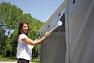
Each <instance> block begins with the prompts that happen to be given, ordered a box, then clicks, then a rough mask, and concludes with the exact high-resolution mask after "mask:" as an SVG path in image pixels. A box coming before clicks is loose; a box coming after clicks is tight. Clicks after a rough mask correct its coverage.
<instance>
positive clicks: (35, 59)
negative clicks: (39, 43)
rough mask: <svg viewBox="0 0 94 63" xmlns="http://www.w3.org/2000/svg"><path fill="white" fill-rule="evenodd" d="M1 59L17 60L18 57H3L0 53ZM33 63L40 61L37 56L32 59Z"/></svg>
mask: <svg viewBox="0 0 94 63" xmlns="http://www.w3.org/2000/svg"><path fill="white" fill-rule="evenodd" d="M0 61H16V57H2V56H1V55H0ZM32 63H39V60H38V59H37V58H34V59H32Z"/></svg>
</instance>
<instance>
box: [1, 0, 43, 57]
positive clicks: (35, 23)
mask: <svg viewBox="0 0 94 63" xmlns="http://www.w3.org/2000/svg"><path fill="white" fill-rule="evenodd" d="M0 19H2V20H3V21H4V22H5V24H7V27H6V28H9V29H13V30H14V32H13V33H12V35H11V36H10V37H7V36H5V35H4V33H5V32H3V31H2V30H3V28H0V43H1V45H0V54H1V55H3V56H5V57H6V56H15V55H16V47H17V32H18V23H19V22H20V21H22V20H24V21H26V22H28V23H29V25H30V26H29V34H28V36H29V37H30V38H31V39H33V40H34V39H36V38H38V37H39V34H38V33H37V31H38V29H39V28H40V27H41V26H42V25H43V24H44V23H43V22H41V21H40V20H38V19H36V18H33V17H32V16H31V14H29V13H28V14H26V13H23V11H22V10H21V9H20V8H17V7H16V6H15V5H11V4H10V3H5V2H2V3H0ZM0 27H1V26H0ZM36 48H37V47H36ZM36 48H35V49H34V50H33V51H34V53H37V51H38V50H37V49H36Z"/></svg>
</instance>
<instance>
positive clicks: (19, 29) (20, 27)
mask: <svg viewBox="0 0 94 63" xmlns="http://www.w3.org/2000/svg"><path fill="white" fill-rule="evenodd" d="M24 24H27V25H28V23H27V22H20V24H19V28H18V35H20V34H21V29H22V26H23V25H24ZM26 35H28V32H27V33H26Z"/></svg>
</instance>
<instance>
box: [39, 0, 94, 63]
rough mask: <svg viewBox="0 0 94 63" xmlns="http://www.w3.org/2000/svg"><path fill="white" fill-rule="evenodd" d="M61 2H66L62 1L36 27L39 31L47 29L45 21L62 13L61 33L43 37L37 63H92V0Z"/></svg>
mask: <svg viewBox="0 0 94 63" xmlns="http://www.w3.org/2000/svg"><path fill="white" fill-rule="evenodd" d="M65 1H67V3H66V2H65V3H66V5H65V4H64V3H63V4H62V5H61V6H60V7H59V8H58V9H57V10H56V11H55V13H54V14H53V15H52V16H51V17H50V18H49V19H48V21H47V23H46V24H45V25H44V26H43V27H42V28H41V29H40V30H41V31H43V33H44V32H45V31H48V30H50V29H51V28H49V24H50V25H51V22H55V21H58V20H59V19H60V18H61V16H62V15H63V14H65V34H64V33H63V32H59V31H56V32H55V31H54V32H53V34H52V35H51V37H49V38H48V39H46V40H45V42H44V43H43V44H42V47H41V55H40V56H41V57H40V60H41V63H94V60H93V58H94V49H93V48H94V29H93V27H94V18H93V17H94V0H65ZM63 5H65V7H63ZM59 14H60V15H61V16H60V17H58V15H59ZM53 25H55V23H54V24H53ZM61 30H62V29H61ZM64 38H66V40H65V39H64ZM55 39H56V40H55ZM54 41H55V42H54ZM58 41H59V42H58ZM65 43H66V44H65ZM65 45H66V46H65ZM58 54H59V56H58ZM65 56H66V57H65Z"/></svg>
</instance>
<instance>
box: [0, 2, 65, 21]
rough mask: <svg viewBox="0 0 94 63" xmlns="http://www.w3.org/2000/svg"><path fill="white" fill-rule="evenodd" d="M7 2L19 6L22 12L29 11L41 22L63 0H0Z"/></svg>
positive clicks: (45, 19)
mask: <svg viewBox="0 0 94 63" xmlns="http://www.w3.org/2000/svg"><path fill="white" fill-rule="evenodd" d="M0 1H1V2H2V1H5V2H9V3H11V4H12V5H16V6H17V7H18V8H21V9H22V10H23V12H24V13H29V14H31V15H32V17H34V18H36V19H39V20H41V21H43V22H46V21H47V18H48V17H50V16H51V15H52V14H53V13H54V12H55V11H56V9H57V8H58V7H59V6H60V5H61V4H62V3H63V2H64V0H0Z"/></svg>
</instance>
